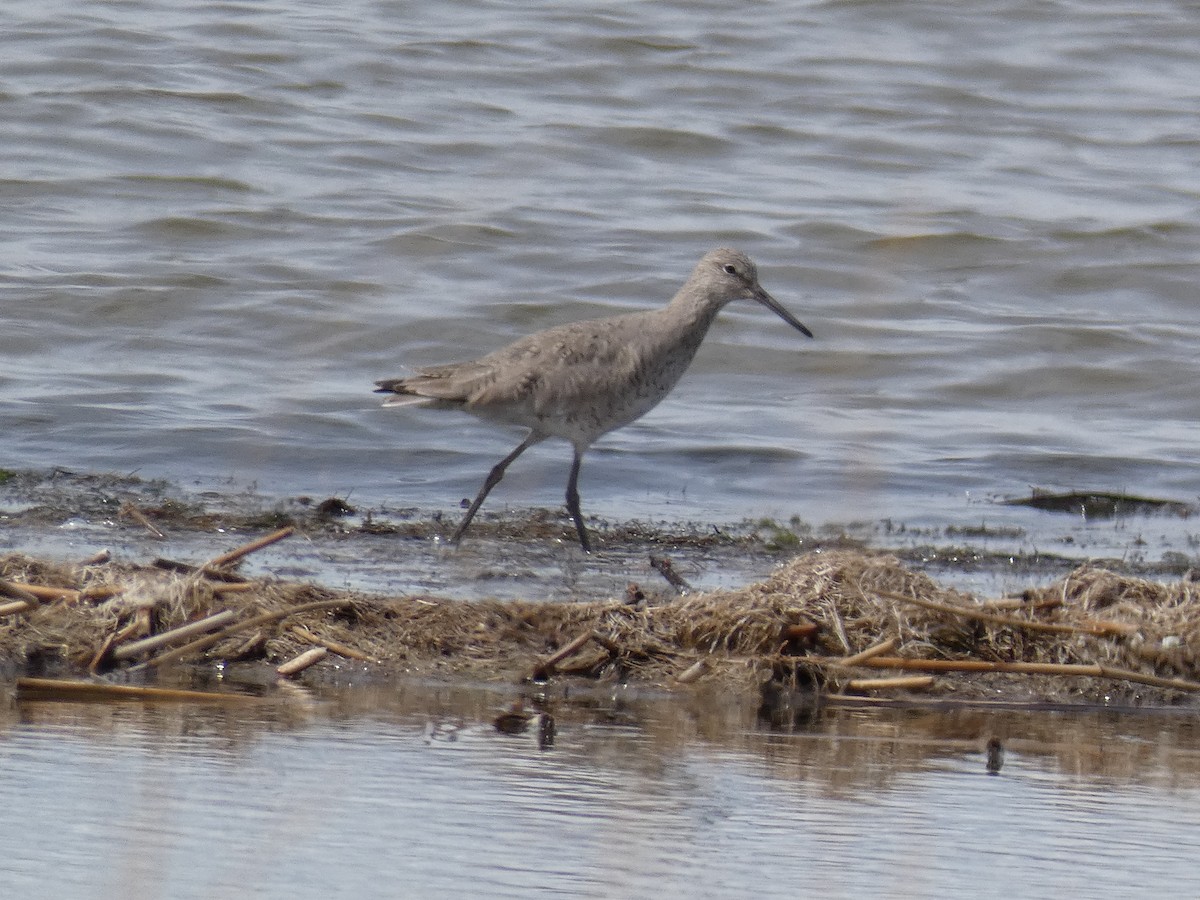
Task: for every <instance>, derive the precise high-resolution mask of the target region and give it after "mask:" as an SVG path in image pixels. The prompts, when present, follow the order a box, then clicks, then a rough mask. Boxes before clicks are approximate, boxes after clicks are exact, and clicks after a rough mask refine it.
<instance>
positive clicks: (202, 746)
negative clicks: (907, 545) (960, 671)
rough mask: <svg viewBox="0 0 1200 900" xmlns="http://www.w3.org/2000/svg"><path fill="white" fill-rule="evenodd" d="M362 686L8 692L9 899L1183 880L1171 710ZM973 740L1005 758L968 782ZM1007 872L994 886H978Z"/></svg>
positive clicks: (1198, 765) (737, 893)
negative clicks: (518, 708)
mask: <svg viewBox="0 0 1200 900" xmlns="http://www.w3.org/2000/svg"><path fill="white" fill-rule="evenodd" d="M507 702H508V697H507V696H505V695H503V694H501V693H498V692H496V691H489V690H480V689H477V688H470V687H467V686H460V687H448V686H441V687H439V686H436V685H424V686H422V685H403V684H402V685H393V686H389V687H386V688H385V687H380V686H378V685H376V686H374V687H371V686H364V685H357V686H354V687H352V688H350V689H348V690H333V689H323V690H317V691H316V692H315V693H312V694H308V693H305V692H299V693H296V694H295V696H294V697H293V699H292V700H290V701H276V702H274V703H271V704H268V705H267V706H265V707H263V708H262V709H260V710H259V711H258V712H257V713H255V712H251V713H247V712H246V710H245V708H244V707H241V706H239V707H237V709H236V710H234V709H219V710H214V709H212V708H206V709H198V708H186V707H184V708H181V707H175V706H161V707H144V708H143V707H139V706H124V705H116V706H105V705H98V706H89V705H76V704H55V703H35V704H21V705H20V706H19V707H17V708H15V709H10V711H9V712H7V713H5V714H4V717H3V721H2V723H0V759H2V760H3V762H4V767H5V770H6V771H7V772H8V773H9V775H8V776H7V777H6V778H5V779H4V781H3V784H0V802H2V804H3V808H4V810H5V815H6V817H7V820H8V822H9V825H10V826H13V827H10V828H8V832H9V835H8V838H7V840H6V844H7V849H6V851H5V854H4V855H3V858H2V859H0V883H3V884H4V885H5V887H6V889H7V891H8V892H9V893H11V894H12V895H13V896H22V897H29V898H38V897H56V898H85V897H86V898H93V897H95V898H104V897H128V896H139V897H154V896H162V897H177V898H190V897H210V896H213V895H214V894H230V895H237V896H245V895H247V894H253V895H254V896H256V897H262V898H274V897H279V898H287V897H323V896H347V895H352V896H360V897H395V896H435V895H447V896H497V897H528V896H554V895H563V894H568V895H570V896H584V897H630V896H650V895H654V896H663V897H741V896H767V897H785V896H786V897H794V896H798V895H800V896H804V895H811V896H822V897H861V896H865V895H877V896H888V897H930V896H974V897H1010V896H1012V893H1013V890H1014V887H1013V885H1014V884H1019V885H1020V887H1019V890H1018V892H1019V894H1020V895H1021V896H1022V897H1056V896H1063V895H1065V894H1069V895H1073V896H1089V897H1122V896H1141V895H1144V894H1145V893H1147V892H1149V893H1151V894H1155V895H1162V896H1190V895H1192V894H1193V893H1195V889H1196V886H1197V884H1198V882H1197V878H1196V875H1195V866H1194V859H1195V855H1196V852H1197V850H1200V838H1198V837H1197V835H1200V817H1198V816H1197V813H1196V806H1197V800H1198V799H1200V797H1198V790H1200V756H1198V755H1197V753H1196V750H1195V739H1196V729H1195V726H1194V722H1193V721H1192V717H1190V716H1188V717H1180V716H1175V715H1169V714H1157V715H1129V716H1122V715H1116V714H1113V713H1105V712H1095V711H1093V712H1075V713H1040V714H1031V713H1017V712H1003V711H998V710H992V711H987V710H976V711H971V710H960V711H958V712H955V713H946V712H938V713H930V712H917V711H910V712H886V711H850V710H841V711H829V712H826V713H824V714H822V715H819V716H817V717H816V718H815V719H811V720H808V721H804V722H802V723H800V724H798V725H796V726H795V727H791V726H789V727H786V728H785V727H782V726H781V724H780V723H778V722H777V723H776V724H775V725H774V726H772V725H770V723H768V722H766V721H759V720H757V719H756V718H755V716H754V712H753V708H752V706H751V707H750V708H746V707H744V706H738V705H734V704H730V703H728V702H723V701H721V700H719V699H717V698H712V697H704V696H700V697H697V698H696V699H694V700H689V699H688V698H686V697H680V698H676V699H672V700H667V699H659V698H654V697H646V696H642V697H638V696H636V695H628V696H626V695H625V694H624V692H623V691H621V690H619V689H618V691H617V692H616V693H615V694H613V695H610V696H604V695H598V696H594V697H592V698H586V699H577V700H575V701H571V702H568V701H565V700H562V699H561V698H560V699H557V700H554V699H550V700H548V701H547V703H548V705H547V706H546V707H545V708H547V709H550V710H552V711H553V713H554V715H555V717H556V720H557V724H558V728H557V735H556V738H555V741H554V743H553V744H552V745H551V746H549V747H539V744H538V741H537V740H536V738H535V737H534V736H533V735H532V734H530V733H527V734H521V735H507V734H501V733H500V732H498V731H496V729H495V728H493V727H492V725H491V724H490V722H491V718H492V716H493V715H494V714H495V713H496V712H497V711H498V710H499V709H502V708H503V707H504V706H505V705H506V704H507ZM990 736H999V737H1000V738H1001V739H1002V741H1003V742H1004V743H1005V745H1006V747H1007V750H1006V759H1005V763H1004V766H1003V768H1002V769H1001V772H1000V774H999V775H997V776H990V775H988V774H987V773H986V771H985V764H984V757H983V753H982V748H983V744H984V742H985V741H986V740H987V739H988V737H990ZM1001 873H1002V875H1001Z"/></svg>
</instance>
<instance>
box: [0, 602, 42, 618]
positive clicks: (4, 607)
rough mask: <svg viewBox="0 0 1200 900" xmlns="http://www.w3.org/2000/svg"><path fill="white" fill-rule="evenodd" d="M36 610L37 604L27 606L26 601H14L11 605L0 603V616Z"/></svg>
mask: <svg viewBox="0 0 1200 900" xmlns="http://www.w3.org/2000/svg"><path fill="white" fill-rule="evenodd" d="M31 609H37V604H34V605H33V606H30V605H29V601H28V600H14V601H12V603H0V616H14V615H16V614H17V613H23V612H28V611H29V610H31Z"/></svg>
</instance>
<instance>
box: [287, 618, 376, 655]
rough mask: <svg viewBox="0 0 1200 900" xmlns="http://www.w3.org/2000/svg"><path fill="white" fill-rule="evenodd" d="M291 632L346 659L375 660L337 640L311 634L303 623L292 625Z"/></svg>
mask: <svg viewBox="0 0 1200 900" xmlns="http://www.w3.org/2000/svg"><path fill="white" fill-rule="evenodd" d="M292 634H294V635H295V636H296V637H298V638H300V640H302V641H307V642H308V643H310V644H316V645H317V646H318V647H324V648H325V649H327V650H329V651H331V652H333V653H336V654H337V655H338V656H344V657H346V658H347V659H358V660H361V661H363V662H374V661H375V660H373V659H372V658H371V657H369V656H368V655H367V654H365V653H363V652H362V651H361V650H355V649H354V648H353V647H349V646H347V645H345V644H341V643H338V642H337V641H331V640H329V639H328V638H323V637H321V636H320V635H318V634H313V633H312V632H311V631H309V630H308V629H307V628H305V627H304V626H303V625H293V626H292Z"/></svg>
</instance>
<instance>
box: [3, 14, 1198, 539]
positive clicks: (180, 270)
mask: <svg viewBox="0 0 1200 900" xmlns="http://www.w3.org/2000/svg"><path fill="white" fill-rule="evenodd" d="M5 10H6V28H5V32H6V33H5V52H4V54H3V55H2V56H0V113H2V114H3V119H4V123H5V125H4V128H5V140H4V141H3V142H0V210H3V212H2V213H0V390H2V391H3V397H4V398H5V402H4V403H3V405H2V406H0V463H2V464H3V465H5V466H9V467H32V468H43V469H44V468H50V467H53V466H63V467H67V468H71V469H84V470H105V471H108V470H111V471H117V472H130V471H137V472H139V473H141V474H143V475H148V476H164V477H168V478H172V479H176V480H180V481H184V482H187V481H190V480H193V479H199V480H201V481H205V480H213V479H221V478H227V477H233V478H235V479H237V480H238V481H239V483H248V482H256V483H257V485H258V488H259V489H260V490H262V491H265V492H267V493H278V494H294V493H308V494H341V495H346V494H349V495H351V496H353V497H354V498H355V499H356V500H358V501H360V502H366V503H371V504H378V503H384V502H387V503H390V504H392V505H397V506H416V507H421V508H429V509H444V510H453V509H454V507H455V505H456V503H457V501H458V499H459V498H460V497H462V496H464V495H468V494H472V493H473V492H474V490H475V488H476V486H477V483H478V480H479V479H480V478H481V477H482V474H483V473H484V471H485V470H486V469H487V467H488V466H489V465H490V464H491V463H492V462H494V461H495V460H496V459H497V458H499V457H500V456H501V455H503V454H504V453H505V452H507V450H508V449H509V448H510V447H511V446H513V445H514V444H515V442H516V440H517V436H516V435H515V434H506V433H503V432H502V431H498V430H495V429H492V428H490V427H488V426H483V425H479V424H477V423H475V422H474V421H473V420H470V419H468V418H467V417H457V416H453V415H447V414H438V413H435V412H430V411H411V410H410V411H383V410H380V409H378V408H377V406H376V398H375V397H374V396H373V395H371V394H370V392H369V391H370V388H371V383H372V381H373V380H374V379H375V378H378V377H383V376H389V375H395V374H400V373H402V372H403V367H404V366H406V365H416V364H422V363H430V362H438V361H445V360H450V359H458V358H463V357H469V356H473V355H476V354H479V353H482V352H485V351H487V350H490V349H493V348H495V347H496V346H498V345H499V344H501V343H503V342H505V341H507V340H509V339H512V338H515V337H517V336H519V335H521V334H523V333H526V332H527V331H529V330H531V329H535V328H540V327H544V326H548V325H551V324H555V323H559V322H563V321H567V320H571V319H577V318H581V317H585V316H591V315H598V314H605V313H610V312H615V311H619V310H627V309H641V308H646V307H648V306H651V305H656V304H659V303H662V302H664V301H665V300H666V299H667V298H668V297H669V296H670V295H671V294H672V293H673V291H674V290H675V289H676V287H677V286H678V285H679V284H680V283H681V282H682V280H683V278H684V277H685V276H686V274H687V272H688V271H689V270H690V268H691V266H692V265H693V264H694V262H695V260H696V259H697V258H698V257H699V256H700V254H701V253H702V252H703V251H705V250H707V249H708V248H710V247H712V246H714V245H719V244H733V245H737V246H739V247H741V248H743V249H745V250H746V251H747V252H749V253H750V254H751V255H752V256H754V257H755V258H756V259H757V260H758V262H759V265H760V270H761V274H762V278H763V282H764V284H765V285H766V286H767V288H768V289H769V290H771V291H772V292H773V293H774V294H775V295H776V296H777V297H778V298H779V299H780V300H781V301H783V302H784V303H786V304H787V305H788V306H789V307H790V308H791V309H792V310H793V311H795V313H796V314H797V315H798V316H799V317H800V318H801V319H802V320H803V321H804V322H805V323H806V324H808V325H809V326H810V327H811V328H812V329H813V330H814V332H815V333H816V335H817V338H818V339H817V340H816V341H812V342H807V341H802V340H800V339H799V338H798V336H797V335H796V334H795V333H794V332H792V331H790V330H789V329H788V328H787V327H786V326H784V325H783V324H782V323H781V322H779V321H778V320H777V319H775V318H774V317H772V316H770V315H769V314H767V313H766V312H765V311H762V310H758V309H755V310H748V311H740V312H739V311H727V312H726V313H725V314H724V315H723V316H722V319H721V320H720V321H719V322H718V324H717V326H716V327H715V328H714V331H713V333H712V334H711V335H710V337H709V340H708V342H707V344H706V346H705V347H704V348H703V349H702V351H701V354H700V356H699V358H698V360H697V362H696V364H695V367H694V369H693V371H692V373H691V374H690V375H689V376H688V377H687V378H686V379H685V381H684V382H683V383H682V384H681V385H680V387H679V389H678V390H677V391H676V392H675V394H674V395H673V396H672V397H671V398H670V399H669V400H668V401H667V402H665V403H664V404H663V405H662V406H661V407H660V408H659V409H657V410H655V411H654V412H652V413H651V414H650V415H648V416H647V417H646V418H645V419H644V420H642V421H641V422H638V423H636V424H635V425H633V426H631V427H629V428H627V429H624V430H623V431H621V432H618V433H616V434H613V435H610V436H609V437H607V438H605V439H604V440H603V441H602V442H601V443H600V445H598V446H597V447H596V449H595V451H594V452H593V453H592V455H591V457H590V459H589V463H588V465H586V466H585V468H584V477H583V488H582V489H583V495H584V501H585V503H584V505H585V510H586V511H588V512H593V513H597V514H601V515H605V516H608V517H613V518H617V519H625V518H629V517H634V516H653V517H666V518H680V519H707V520H720V519H722V518H737V517H741V516H746V515H753V516H758V515H763V514H769V515H774V516H780V517H785V518H786V517H788V516H791V515H793V514H799V515H801V516H803V517H804V518H805V519H806V520H809V521H815V522H825V521H830V520H836V521H845V520H847V519H849V518H853V517H865V518H868V519H877V518H880V517H895V518H898V519H907V520H914V521H920V520H923V521H936V522H953V521H976V522H977V521H978V520H979V519H980V518H987V519H989V521H997V520H1004V521H1016V522H1018V523H1020V524H1022V525H1026V526H1029V525H1031V524H1033V523H1035V522H1037V521H1040V519H1039V518H1038V515H1039V514H1035V513H1026V512H1021V511H1016V512H1013V511H1005V510H997V509H996V508H994V507H991V506H983V505H981V504H980V503H978V502H976V501H980V500H985V499H987V498H989V497H992V496H996V495H1003V496H1011V495H1017V494H1022V493H1024V492H1026V491H1027V489H1028V487H1029V485H1031V484H1033V485H1039V486H1044V487H1051V488H1104V489H1111V490H1124V491H1131V492H1137V493H1143V494H1158V495H1164V496H1169V497H1173V498H1176V499H1182V500H1194V499H1195V497H1196V495H1197V490H1198V489H1197V479H1196V472H1197V469H1196V448H1197V445H1198V444H1200V440H1198V439H1200V424H1198V422H1200V392H1198V391H1197V390H1196V385H1197V383H1198V381H1200V378H1198V376H1200V354H1198V353H1197V352H1196V347H1197V343H1198V338H1200V318H1198V317H1197V316H1196V314H1195V313H1196V309H1197V304H1196V284H1197V283H1198V282H1200V227H1198V225H1197V207H1198V198H1200V165H1198V164H1197V163H1198V162H1200V136H1198V135H1197V132H1196V127H1195V124H1196V120H1195V115H1196V109H1197V102H1198V100H1200V55H1197V53H1196V50H1195V48H1196V47H1197V46H1200V12H1198V11H1197V10H1196V9H1195V8H1194V7H1192V6H1189V5H1186V4H1177V3H1170V2H1157V0H1151V2H1139V3H1118V2H1114V3H1105V4H1100V5H1096V4H1085V3H1074V2H1055V3H1043V2H1030V0H1024V2H1022V0H1009V2H1000V0H993V2H986V3H976V4H970V5H967V6H963V5H961V4H953V3H916V4H901V5H897V4H893V3H879V2H867V0H838V2H813V3H803V4H786V3H768V4H756V5H754V6H752V7H741V6H738V5H730V4H726V3H695V2H688V3H678V2H661V3H652V4H651V3H640V4H611V5H608V6H595V5H592V6H589V7H587V8H586V9H584V8H581V7H578V6H576V5H573V4H560V5H543V6H540V7H537V6H535V7H533V8H527V7H525V6H513V5H510V4H507V3H501V2H447V3H439V4H434V5H432V6H430V5H422V6H420V7H416V6H412V5H410V4H402V3H395V2H384V0H346V2H343V3H341V4H336V5H329V4H323V5H319V6H315V5H312V4H308V3H299V2H293V3H285V2H279V0H263V2H254V3H241V2H202V3H192V4H186V5H182V6H181V5H179V4H168V3H157V2H153V0H129V2H123V3H109V2H99V0H81V2H73V3H69V4H67V3H45V2H38V3H34V2H31V0H14V2H11V3H8V4H7V5H6V7H5ZM566 452H567V451H566V449H565V448H563V447H556V446H554V445H547V446H545V447H544V448H539V449H538V450H536V451H534V452H532V453H531V454H530V455H529V458H527V459H523V460H522V461H521V464H520V465H519V466H517V467H515V468H514V469H513V470H512V472H511V473H510V475H509V479H508V480H507V481H506V483H505V485H504V486H503V487H501V488H500V489H498V491H497V493H496V495H495V496H494V498H493V500H492V501H491V503H492V504H494V505H497V506H498V505H501V504H509V505H513V506H520V507H524V506H530V505H554V504H557V503H559V502H561V499H560V498H561V493H562V485H563V481H564V480H565V474H566V468H567V458H566ZM1158 527H1159V526H1158V525H1150V526H1147V528H1148V529H1149V530H1152V531H1154V530H1157V529H1158ZM1164 527H1165V526H1164ZM1183 540H1184V538H1183V537H1181V536H1180V535H1178V534H1176V535H1174V537H1172V538H1171V540H1170V541H1168V543H1171V544H1172V545H1182V543H1181V542H1182V541H1183Z"/></svg>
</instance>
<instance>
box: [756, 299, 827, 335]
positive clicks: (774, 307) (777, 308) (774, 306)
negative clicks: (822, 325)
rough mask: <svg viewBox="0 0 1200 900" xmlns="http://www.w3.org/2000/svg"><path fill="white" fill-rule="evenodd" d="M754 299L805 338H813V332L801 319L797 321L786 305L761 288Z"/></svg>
mask: <svg viewBox="0 0 1200 900" xmlns="http://www.w3.org/2000/svg"><path fill="white" fill-rule="evenodd" d="M754 299H755V300H757V301H758V302H759V303H761V304H762V305H763V306H765V307H766V308H767V309H769V310H771V312H773V313H775V315H777V316H779V318H781V319H783V321H785V322H787V323H788V324H789V325H791V326H792V327H793V328H795V329H796V330H797V331H799V332H800V333H801V334H803V335H804V336H806V337H812V336H813V333H812V332H811V331H809V330H808V329H807V328H805V327H804V324H803V323H802V322H801V321H800V320H799V319H797V318H796V317H795V316H793V315H792V314H791V313H790V312H788V311H787V308H786V307H784V305H783V304H782V303H780V302H779V301H778V300H776V299H775V298H774V297H772V296H771V295H770V294H768V293H767V292H766V291H764V290H763V289H762V288H759V289H758V290H757V291H755V293H754Z"/></svg>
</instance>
